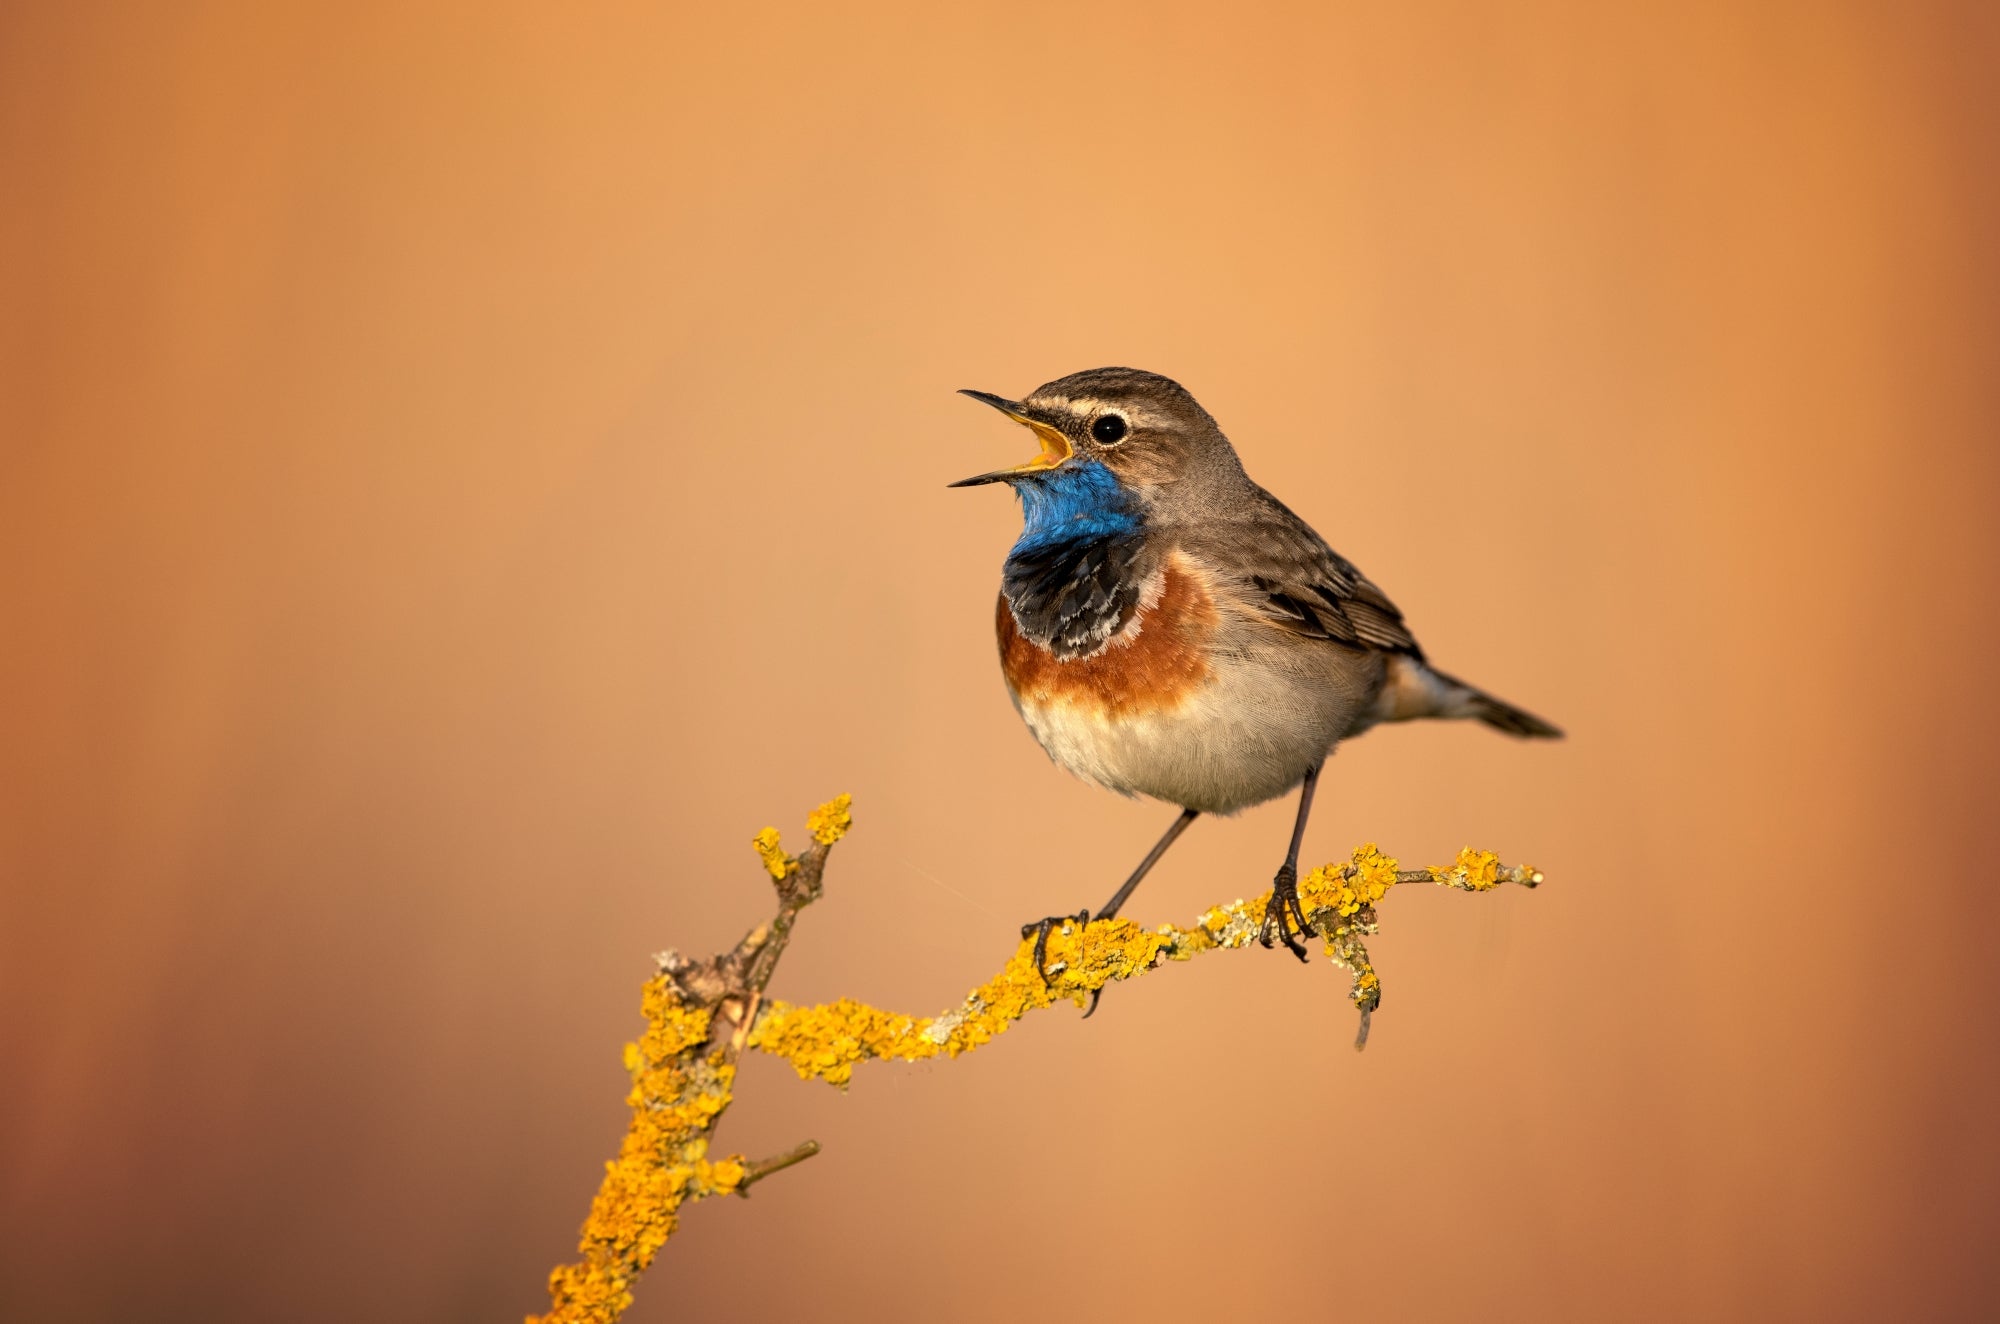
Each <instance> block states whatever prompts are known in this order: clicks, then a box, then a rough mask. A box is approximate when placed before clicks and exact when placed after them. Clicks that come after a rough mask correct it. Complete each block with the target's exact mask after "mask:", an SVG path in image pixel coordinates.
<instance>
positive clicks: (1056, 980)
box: [531, 795, 1542, 1324]
mask: <svg viewBox="0 0 2000 1324" xmlns="http://www.w3.org/2000/svg"><path fill="white" fill-rule="evenodd" d="M848 806H849V801H848V797H847V796H844V795H843V796H840V797H839V798H838V799H835V800H832V801H829V802H828V803H826V804H824V805H821V806H820V807H819V808H818V809H816V810H814V811H813V813H812V815H811V816H810V817H809V818H808V819H807V820H806V825H807V828H808V830H810V831H811V833H812V836H813V844H812V845H811V846H810V847H808V848H807V850H806V852H805V853H804V854H803V855H800V856H797V857H792V856H789V855H786V854H785V852H784V849H783V847H782V846H781V844H780V842H779V838H778V833H777V830H776V829H774V828H766V829H764V831H762V832H760V833H758V834H757V838H756V840H755V842H754V843H753V844H754V845H755V846H756V849H757V853H758V855H759V856H760V857H761V858H762V859H763V861H764V867H765V869H766V870H767V871H768V872H769V873H770V875H771V878H772V881H773V883H774V884H775V885H776V888H777V893H778V910H777V914H775V915H774V916H773V917H772V918H771V919H770V920H769V921H768V922H766V923H764V924H760V925H758V926H757V927H756V928H754V929H752V930H751V931H750V932H749V933H748V934H746V935H744V938H743V941H741V942H739V943H738V944H736V946H735V948H734V949H732V950H731V951H728V952H725V953H722V954H721V955H719V956H715V957H711V958H710V959H709V960H707V961H701V962H693V961H689V960H687V959H686V958H685V957H683V956H681V955H680V954H679V953H677V952H671V951H669V952H663V953H661V954H660V956H659V958H658V960H659V967H660V969H659V973H658V974H656V975H655V976H654V977H653V978H652V979H650V980H648V981H647V982H646V986H645V990H644V997H643V1002H642V1005H643V1008H644V1011H645V1014H646V1022H647V1028H646V1033H645V1035H644V1036H642V1037H641V1039H640V1040H639V1042H637V1043H635V1044H627V1045H626V1048H625V1065H626V1069H627V1070H628V1071H630V1072H631V1075H632V1092H631V1094H630V1095H629V1096H628V1097H627V1102H628V1103H629V1104H630V1105H631V1108H632V1124H631V1127H630V1129H629V1130H628V1131H627V1132H626V1136H625V1141H624V1144H623V1145H622V1146H621V1147H620V1149H619V1154H618V1158H617V1159H616V1161H614V1162H612V1163H610V1164H607V1165H606V1171H605V1176H604V1181H603V1183H602V1185H600V1187H599V1188H598V1192H597V1198H596V1200H595V1201H593V1202H592V1204H591V1208H590V1216H589V1218H588V1219H587V1220H586V1221H585V1223H584V1226H583V1237H582V1240H581V1242H580V1243H579V1246H578V1249H579V1250H580V1251H581V1252H582V1257H583V1258H582V1259H581V1260H580V1261H578V1262H577V1263H575V1264H566V1265H563V1266H561V1267H559V1268H557V1269H556V1270H555V1271H554V1272H553V1273H551V1274H550V1275H549V1295H550V1300H551V1303H552V1309H551V1310H550V1311H549V1313H548V1314H547V1315H544V1316H542V1317H541V1318H542V1320H544V1321H549V1322H550V1324H555V1322H556V1321H561V1322H562V1324H581V1322H583V1321H591V1322H593V1324H609V1322H610V1321H613V1320H616V1319H617V1318H618V1316H619V1315H621V1314H623V1313H624V1311H625V1308H626V1307H627V1306H629V1305H631V1303H632V1292H631V1289H632V1286H633V1284H634V1283H635V1282H636V1281H637V1280H638V1278H639V1276H640V1275H641V1274H642V1273H644V1272H645V1270H646V1268H647V1267H648V1266H649V1265H650V1264H651V1263H652V1261H653V1258H654V1256H655V1255H657V1254H658V1253H659V1249H660V1247H661V1246H663V1245H665V1244H666V1241H667V1238H668V1237H670V1236H671V1235H672V1234H673V1230H674V1227H675V1225H676V1222H677V1220H678V1211H679V1209H680V1206H681V1205H683V1204H685V1203H687V1202H688V1201H690V1200H699V1199H705V1198H706V1197H708V1196H711V1195H728V1194H735V1195H742V1194H747V1193H748V1188H749V1187H750V1186H752V1185H753V1184H755V1183H756V1182H759V1181H761V1180H763V1179H764V1178H766V1177H768V1176H770V1175H771V1174H773V1173H776V1172H782V1171H783V1170H784V1169H786V1168H789V1167H792V1166H794V1165H795V1164H798V1163H802V1162H804V1161H805V1160H806V1159H808V1158H811V1157H812V1156H813V1155H814V1154H817V1153H818V1152H819V1145H818V1143H817V1142H816V1141H811V1140H807V1141H805V1142H803V1143H801V1144H799V1145H797V1146H795V1147H793V1148H792V1149H790V1150H788V1151H786V1152H785V1153H783V1154H779V1155H776V1156H774V1157H772V1158H768V1159H763V1160H761V1161H758V1162H754V1163H753V1162H750V1161H748V1160H746V1159H745V1158H744V1157H743V1156H742V1155H740V1154H738V1155H732V1156H731V1157H729V1158H725V1159H714V1160H711V1159H710V1158H709V1157H708V1143H709V1140H710V1138H711V1137H712V1136H713V1134H714V1131H715V1127H716V1124H717V1123H718V1122H719V1121H720V1120H721V1117H722V1114H723V1112H724V1111H725V1110H727V1109H728V1107H729V1104H730V1100H731V1098H732V1089H733V1086H734V1083H735V1079H736V1061H737V1057H738V1055H739V1054H740V1053H741V1052H742V1051H743V1050H744V1049H745V1048H753V1049H756V1050H757V1051H759V1052H764V1053H770V1054H772V1055H774V1056H777V1057H782V1058H784V1059H785V1060H786V1061H787V1062H790V1063H791V1064H792V1066H793V1068H794V1069H795V1070H796V1071H797V1072H798V1073H799V1075H801V1076H802V1077H805V1078H806V1079H808V1080H811V1079H819V1080H825V1081H827V1082H829V1083H831V1084H834V1085H837V1086H841V1087H845V1086H846V1084H847V1083H848V1081H849V1080H850V1079H851V1078H852V1076H853V1074H854V1068H855V1066H856V1065H857V1064H858V1063H860V1062H863V1061H867V1060H870V1059H880V1060H896V1061H904V1062H915V1061H922V1060H924V1059H926V1058H932V1057H940V1056H942V1057H957V1056H958V1055H959V1054H960V1053H966V1052H970V1051H971V1050H973V1049H975V1048H977V1047H979V1046H980V1045H982V1044H985V1043H989V1042H991V1041H992V1040H993V1039H994V1038H995V1037H997V1036H998V1035H1000V1034H1002V1033H1004V1032H1005V1031H1006V1029H1007V1028H1008V1027H1009V1026H1010V1025H1012V1024H1013V1023H1014V1022H1015V1021H1017V1020H1019V1019H1020V1018H1021V1017H1023V1016H1025V1015H1027V1014H1028V1013H1029V1012H1032V1011H1037V1010H1040V1009H1041V1008H1043V1007H1048V1006H1052V1005H1054V1004H1055V1003H1057V1002H1060V1001H1065V1000H1067V1001H1072V1002H1075V1003H1076V1004H1077V1005H1079V1006H1081V1005H1083V1004H1084V1003H1085V1002H1086V1001H1087V1000H1088V998H1089V996H1090V994H1091V993H1093V992H1094V991H1096V990H1098V989H1101V988H1103V987H1104V986H1105V985H1107V984H1111V983H1115V982H1118V981H1120V980H1126V979H1137V978H1138V977H1140V976H1141V975H1144V974H1147V973H1149V972H1151V971H1153V970H1156V969H1159V968H1160V967H1161V966H1163V965H1166V964H1168V963H1169V962H1177V961H1187V960H1191V959H1193V958H1194V957H1197V956H1201V955H1204V954H1206V953H1208V952H1212V951H1220V950H1225V949H1233V948H1239V947H1246V946H1248V945H1250V944H1251V943H1253V942H1255V941H1256V937H1257V931H1258V929H1259V927H1260V926H1261V924H1262V922H1263V919H1264V908H1265V905H1266V904H1267V903H1268V901H1269V900H1270V893H1268V892H1266V893H1265V894H1263V895H1262V896H1259V897H1256V898H1253V899H1252V900H1249V901H1240V900H1239V901H1234V902H1231V903H1229V904H1228V905H1225V906H1217V907H1215V908H1213V909H1212V910H1209V911H1208V912H1207V913H1205V914H1203V915H1202V916H1201V917H1200V918H1199V919H1198V920H1196V921H1195V923H1194V924H1192V925H1190V926H1188V927H1186V928H1180V927H1176V926H1175V925H1172V924H1162V925H1160V926H1159V927H1158V928H1156V929H1143V928H1141V927H1139V925H1137V924H1135V923H1133V922H1132V921H1130V920H1123V919H1113V920H1103V921H1096V922H1093V923H1091V924H1088V925H1081V926H1080V925H1076V924H1070V925H1065V926H1064V927H1063V928H1061V929H1060V930H1058V931H1056V932H1054V933H1051V934H1050V937H1049V945H1048V957H1049V964H1048V967H1047V973H1046V976H1044V975H1043V974H1041V973H1038V972H1037V971H1036V970H1035V968H1034V965H1033V948H1034V944H1033V942H1032V941H1024V942H1023V943H1022V944H1021V945H1020V947H1019V948H1017V949H1016V950H1015V952H1014V955H1013V956H1012V958H1010V959H1009V960H1008V962H1007V964H1006V966H1005V967H1004V968H1003V969H1002V970H1001V972H1000V973H999V974H998V975H996V976H995V977H994V978H993V979H991V980H988V981H987V982H986V983H985V984H982V985H981V986H980V987H978V988H976V989H974V990H973V991H972V992H971V993H969V994H967V995H966V997H965V1000H964V1001H963V1002H962V1003H960V1004H959V1005H958V1006H957V1007H955V1008H953V1009H952V1010H950V1011H948V1012H945V1013H944V1014H942V1015H939V1016H932V1017H914V1016H905V1015H899V1014H896V1013H892V1012H886V1011H882V1010H880V1009H879V1008H875V1007H871V1006H868V1005H866V1004H865V1003H860V1002H855V1001H853V1000H851V999H847V998H843V999H841V1000H840V1001H838V1002H833V1003H827V1004H824V1005H821V1006H817V1007H795V1006H792V1005H790V1004H788V1003H784V1002H779V1001H776V1000H771V999H767V998H766V997H765V996H764V990H765V988H766V987H767V986H768V985H769V983H770V981H771V976H772V975H773V974H774V973H775V972H776V970H777V965H778V959H779V958H780V957H781V956H783V955H784V951H785V946H786V944H787V943H789V942H790V941H791V935H792V926H793V923H794V922H795V921H796V920H797V918H798V914H799V912H800V911H801V910H803V909H805V907H807V906H809V905H811V904H812V903H813V902H814V901H816V900H818V899H819V896H820V891H821V880H822V877H823V875H824V872H825V869H826V857H827V853H828V851H829V850H831V849H832V847H833V844H834V843H835V842H836V841H838V840H840V838H841V837H842V836H843V835H844V834H845V833H846V832H847V830H848V828H849V826H850V825H851V823H852V819H851V817H850V815H849V812H848ZM1541 881H1542V875H1541V874H1540V873H1538V872H1537V871H1535V870H1534V869H1531V868H1525V867H1520V866H1513V867H1510V866H1506V865H1502V864H1501V863H1500V861H1499V859H1498V857H1496V856H1494V855H1493V854H1492V853H1490V852H1487V851H1474V850H1470V849H1467V850H1462V851H1460V852H1459V853H1458V858H1457V859H1456V860H1454V861H1453V862H1452V863H1451V864H1448V865H1444V866H1441V867H1439V868H1435V869H1398V868H1397V865H1396V861H1395V860H1393V859H1390V858H1389V857H1387V856H1385V855H1383V854H1381V853H1380V852H1379V851H1377V850H1376V849H1375V847H1374V846H1373V845H1372V844H1371V845H1367V846H1363V847H1362V848H1361V849H1359V850H1357V851H1355V852H1354V855H1353V857H1352V858H1351V859H1350V860H1349V861H1347V862H1346V863H1343V864H1331V865H1323V866H1321V867H1320V868H1317V869H1314V870H1313V871H1312V872H1311V873H1310V874H1308V875H1306V877H1304V878H1302V879H1300V880H1299V901H1300V906H1301V909H1302V910H1303V912H1304V914H1305V917H1306V923H1307V926H1308V927H1309V928H1311V929H1312V930H1313V931H1314V933H1316V934H1317V935H1318V936H1319V937H1321V938H1322V939H1323V940H1324V941H1325V946H1326V954H1327V956H1328V957H1329V958H1330V959H1331V960H1332V961H1333V962H1334V963H1335V964H1337V965H1339V966H1341V967H1342V968H1343V969H1345V970H1346V971H1347V972H1348V974H1349V976H1350V980H1351V987H1350V990H1349V993H1348V996H1349V999H1350V1000H1351V1001H1352V1002H1353V1003H1354V1004H1355V1007H1356V1008H1357V1009H1358V1010H1359V1011H1360V1013H1361V1024H1360V1030H1359V1033H1358V1034H1357V1035H1356V1037H1355V1043H1354V1046H1355V1047H1356V1048H1360V1047H1362V1046H1363V1045H1364V1044H1365V1043H1366V1042H1367V1038H1368V1026H1369V1019H1370V1017H1371V1016H1372V1014H1373V1013H1374V1011H1375V1009H1376V1007H1378V1006H1380V1005H1381V1001H1382V982H1381V980H1380V979H1379V978H1378V977H1377V975H1376V973H1375V968H1374V966H1373V965H1372V964H1370V962H1369V959H1368V951H1367V948H1366V947H1365V946H1364V945H1363V941H1362V940H1363V939H1364V938H1366V937H1368V936H1370V935H1372V934H1374V933H1375V931H1376V928H1377V919H1376V915H1375V904H1376V903H1377V902H1378V901H1380V900H1381V899H1382V898H1383V896H1384V895H1386V894H1387V892H1388V891H1389V889H1390V888H1391V887H1395V886H1399V885H1402V884H1408V883H1435V884H1437V885H1439V886H1442V887H1450V888H1455V889H1457V890H1459V891H1466V892H1485V891H1490V890H1491V889H1492V888H1494V887H1497V886H1499V885H1500V884H1502V883H1515V884H1518V885H1521V886H1524V887H1534V886H1535V885H1537V884H1538V883H1540V882H1541ZM531 1324H532V1322H531Z"/></svg>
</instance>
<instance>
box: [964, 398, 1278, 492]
mask: <svg viewBox="0 0 2000 1324" xmlns="http://www.w3.org/2000/svg"><path fill="white" fill-rule="evenodd" d="M960 394H961V395H969V396H971V397H972V398H973V399H975V400H978V401H979V402H981V403H982V404H988V405H991V406H993V407H994V408H995V409H997V410H999V411H1000V412H1001V413H1003V414H1005V415H1006V416H1007V417H1009V418H1011V419H1013V420H1014V421H1015V422H1016V423H1019V424H1021V425H1022V426H1023V427H1025V428H1027V429H1028V430H1030V431H1031V432H1033V433H1034V434H1035V437H1036V439H1037V440H1038V441H1040V443H1041V450H1040V451H1039V452H1038V453H1037V454H1036V455H1035V456H1034V458H1032V459H1030V460H1028V461H1026V462H1025V463H1022V464H1017V465H1014V466H1013V467H1011V468H1007V469H995V470H993V471H992V472H991V473H983V474H979V475H977V476H975V477H972V478H964V479H960V480H959V481H958V482H956V483H953V484H951V486H953V487H973V486H976V485H978V484H981V483H1008V484H1011V485H1012V486H1013V487H1015V489H1016V490H1018V491H1021V492H1022V496H1023V499H1024V500H1026V499H1027V498H1028V489H1030V488H1031V487H1033V486H1039V485H1042V484H1047V483H1051V482H1054V483H1062V482H1064V481H1065V480H1068V479H1071V478H1075V477H1080V476H1082V474H1083V473H1088V472H1101V471H1108V472H1109V476H1110V477H1111V478H1113V479H1115V480H1117V483H1118V485H1119V486H1120V487H1121V488H1123V489H1125V490H1126V491H1128V492H1130V493H1133V494H1135V495H1138V496H1141V497H1147V498H1154V497H1158V496H1160V495H1162V494H1164V493H1166V492H1167V491H1169V490H1170V489H1172V488H1174V487H1176V486H1178V485H1182V484H1184V483H1186V482H1187V480H1190V479H1202V478H1209V479H1231V478H1233V479H1238V480H1240V479H1241V478H1242V474H1243V470H1242V467H1241V466H1240V465H1239V464H1238V463H1237V461H1236V452H1235V451H1234V450H1233V449H1232V448H1231V447H1230V445H1229V440H1228V438H1226V437H1224V436H1223V435H1222V429H1221V428H1219V427H1217V426H1216V424H1215V420H1214V419H1213V418H1211V417H1209V413H1208V411H1207V410H1206V409H1203V408H1202V407H1201V405H1200V404H1199V403H1197V402H1196V400H1195V398H1194V397H1193V396H1192V395H1189V394H1188V393H1187V391H1186V390H1185V389H1184V388H1183V387H1182V386H1181V385H1180V383H1178V382H1175V381H1172V380H1170V379H1169V378H1166V377H1162V376H1160V375H1159V374H1158V373H1152V372H1141V371H1139V370H1138V369H1136V368H1092V369H1090V370H1089V371H1087V372H1078V373H1072V374H1071V375H1069V376H1067V377H1059V378H1057V379H1056V380H1055V381H1052V382H1049V383H1048V384H1047V385H1045V386H1040V387H1037V388H1036V389H1035V390H1034V392H1033V393H1032V394H1030V395H1029V396H1028V397H1027V398H1026V399H1022V400H1009V399H1007V398H1006V397H1005V396H999V395H994V394H992V393H990V392H987V391H961V392H960Z"/></svg>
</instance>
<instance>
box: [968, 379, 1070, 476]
mask: <svg viewBox="0 0 2000 1324" xmlns="http://www.w3.org/2000/svg"><path fill="white" fill-rule="evenodd" d="M959 394H960V395H969V396H971V397H972V398H973V399H975V400H977V401H979V402H980V403H981V404H987V405H992V406H993V407H994V408H995V409H997V410H999V411H1000V412H1001V413H1003V414H1005V415H1006V416H1007V417H1009V418H1011V419H1013V420H1014V421H1015V422H1016V423H1019V424H1020V425H1021V426H1022V427H1024V428H1027V429H1029V430H1030V431H1032V432H1033V433H1034V434H1035V436H1036V438H1037V439H1039V440H1040V441H1041V443H1042V452H1041V454H1039V455H1037V456H1036V457H1035V458H1034V459H1032V460H1029V461H1028V462H1027V463H1026V464H1017V465H1015V466H1014V467H1013V468H1011V469H995V470H994V471H993V472H992V473H990V474H980V475H978V476H977V477H975V478H961V479H959V480H958V481H957V482H955V483H946V484H945V486H946V487H977V486H978V485H979V484H981V483H1004V482H1006V481H1007V480H1008V479H1010V478H1017V477H1019V476H1020V475H1022V474H1031V473H1040V472H1041V471H1042V470H1044V469H1053V468H1055V467H1056V466H1057V465H1059V464H1061V463H1062V462H1063V461H1064V460H1067V459H1068V458H1069V457H1070V456H1072V455H1074V454H1075V453H1076V452H1075V451H1074V450H1072V449H1070V444H1069V438H1068V437H1065V436H1064V435H1063V434H1062V430H1061V429H1060V428H1057V427H1054V426H1052V425H1050V424H1048V423H1044V422H1042V421H1041V420H1039V419H1035V418H1030V417H1029V416H1028V414H1027V413H1026V410H1027V406H1026V405H1024V404H1022V403H1020V402H1019V401H1018V400H1009V399H1007V398H1005V397H1004V396H998V395H994V394H992V393H991V392H988V391H960V392H959Z"/></svg>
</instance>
